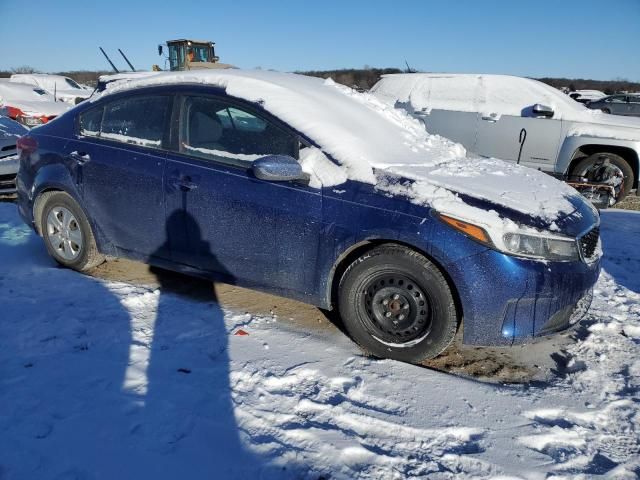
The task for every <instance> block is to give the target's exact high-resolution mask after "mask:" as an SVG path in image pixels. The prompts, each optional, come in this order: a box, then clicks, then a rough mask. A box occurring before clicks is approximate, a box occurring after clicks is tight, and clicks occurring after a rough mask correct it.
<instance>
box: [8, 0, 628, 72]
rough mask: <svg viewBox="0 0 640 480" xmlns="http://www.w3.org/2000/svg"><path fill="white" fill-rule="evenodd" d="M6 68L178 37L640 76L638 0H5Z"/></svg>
mask: <svg viewBox="0 0 640 480" xmlns="http://www.w3.org/2000/svg"><path fill="white" fill-rule="evenodd" d="M0 20H1V27H0V69H9V68H12V67H18V66H20V65H30V66H32V67H34V68H37V69H39V70H42V71H45V72H46V71H60V70H85V69H86V70H97V69H108V68H109V66H108V64H107V63H106V60H105V59H104V58H103V57H102V55H101V54H100V52H99V51H98V46H102V47H104V48H105V50H106V51H107V53H108V54H109V55H110V56H111V58H112V59H113V60H114V61H115V62H116V64H117V65H119V66H121V67H123V68H124V67H125V63H124V60H123V59H122V58H121V57H120V55H119V54H118V53H117V48H121V49H122V50H123V51H124V52H125V53H126V54H127V56H128V57H129V58H130V60H131V61H132V63H133V64H134V66H135V67H136V68H137V69H139V70H143V69H144V70H148V69H150V68H151V65H152V64H154V63H158V64H160V65H161V66H163V64H164V61H163V60H161V58H160V57H158V55H157V45H158V44H159V43H162V42H164V41H166V40H169V39H173V38H184V37H186V38H194V39H202V40H213V41H215V42H216V48H217V54H218V55H219V56H220V59H221V61H223V62H226V63H232V64H234V65H237V66H240V67H246V68H253V67H262V68H273V69H277V70H286V71H291V70H311V69H334V68H360V67H362V66H364V65H370V66H377V67H387V66H388V67H404V61H405V59H406V60H407V61H408V62H409V64H410V65H411V67H412V68H417V69H420V70H425V71H438V72H484V73H508V74H515V75H524V76H532V77H541V76H554V77H560V76H563V77H574V78H575V77H584V78H594V79H602V80H609V79H614V78H617V77H621V78H626V79H629V80H634V81H640V0H609V1H603V0H476V1H472V0H449V1H446V0H422V1H419V0H415V1H409V0H407V1H402V0H396V1H376V0H369V1H357V0H344V1H333V0H322V1H317V2H308V1H304V0H298V1H291V0H285V1H277V2H276V1H272V2H268V1H254V0H235V1H228V0H217V1H214V0H199V1H197V0H178V1H176V2H169V1H168V0H164V1H163V0H156V1H151V0H93V1H92V0H85V1H79V0H30V1H27V0H0Z"/></svg>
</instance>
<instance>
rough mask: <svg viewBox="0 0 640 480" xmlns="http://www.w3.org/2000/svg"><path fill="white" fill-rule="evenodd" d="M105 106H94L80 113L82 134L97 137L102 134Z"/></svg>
mask: <svg viewBox="0 0 640 480" xmlns="http://www.w3.org/2000/svg"><path fill="white" fill-rule="evenodd" d="M102 112H104V108H102V107H100V108H93V109H91V110H88V111H86V112H84V113H82V114H81V115H80V135H83V136H85V137H97V136H99V135H100V124H101V123H102Z"/></svg>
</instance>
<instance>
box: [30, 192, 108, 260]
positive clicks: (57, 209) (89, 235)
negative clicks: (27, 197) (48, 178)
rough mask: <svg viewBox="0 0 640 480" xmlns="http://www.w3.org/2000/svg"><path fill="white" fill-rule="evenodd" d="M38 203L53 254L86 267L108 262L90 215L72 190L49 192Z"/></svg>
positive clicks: (44, 232)
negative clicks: (99, 246) (79, 203)
mask: <svg viewBox="0 0 640 480" xmlns="http://www.w3.org/2000/svg"><path fill="white" fill-rule="evenodd" d="M37 204H38V210H39V211H40V218H39V219H38V222H39V227H40V233H41V235H42V238H43V239H44V243H45V245H46V247H47V251H48V252H49V255H51V256H52V257H53V258H54V259H55V260H56V261H57V262H58V263H59V264H60V265H63V266H65V267H68V268H72V269H74V270H78V271H85V270H89V269H91V268H93V267H96V266H98V265H100V264H101V263H102V262H104V257H103V256H102V255H101V254H100V253H99V252H98V248H97V246H96V241H95V237H94V236H93V232H92V230H91V227H90V225H89V222H88V221H87V217H86V215H85V214H84V212H83V211H82V209H81V208H80V206H79V205H78V204H77V203H76V201H75V200H74V199H73V198H72V197H71V196H70V195H69V194H67V193H64V192H45V193H43V194H42V195H41V196H40V197H39V198H38V201H37ZM40 205H41V206H42V207H41V208H40Z"/></svg>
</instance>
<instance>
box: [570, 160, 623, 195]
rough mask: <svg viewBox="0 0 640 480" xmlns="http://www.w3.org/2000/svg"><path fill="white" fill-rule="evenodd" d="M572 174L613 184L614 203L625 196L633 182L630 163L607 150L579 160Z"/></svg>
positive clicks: (592, 180)
mask: <svg viewBox="0 0 640 480" xmlns="http://www.w3.org/2000/svg"><path fill="white" fill-rule="evenodd" d="M572 175H574V176H578V177H583V178H586V179H587V180H589V181H590V182H599V183H607V184H609V185H611V186H613V187H614V190H615V192H616V197H615V203H618V202H621V201H622V200H623V199H624V198H625V197H626V196H627V194H628V193H629V191H630V190H631V189H632V188H633V182H634V175H633V170H632V169H631V165H629V164H628V163H627V161H626V160H625V159H624V158H622V157H621V156H620V155H616V154H615V153H608V152H601V153H594V154H593V155H589V156H588V157H586V158H584V159H582V160H580V162H578V164H577V165H576V166H575V168H574V169H573V172H572Z"/></svg>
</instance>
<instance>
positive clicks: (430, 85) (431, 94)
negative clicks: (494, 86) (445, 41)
mask: <svg viewBox="0 0 640 480" xmlns="http://www.w3.org/2000/svg"><path fill="white" fill-rule="evenodd" d="M423 82H424V83H421V85H420V90H419V92H415V93H412V95H413V94H419V95H422V96H424V98H420V99H418V102H419V103H420V104H424V105H425V108H424V109H422V110H417V111H415V112H414V116H415V117H417V118H419V119H420V120H422V121H423V122H424V125H425V127H426V129H427V131H428V132H429V133H433V134H436V135H441V136H443V137H445V138H448V139H449V140H453V141H454V142H457V143H461V144H462V145H463V146H464V147H465V148H466V149H467V150H469V151H475V144H476V133H477V129H478V118H479V114H478V95H479V88H480V82H479V78H478V77H476V76H463V77H451V76H442V77H426V78H425V79H424V80H423Z"/></svg>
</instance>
